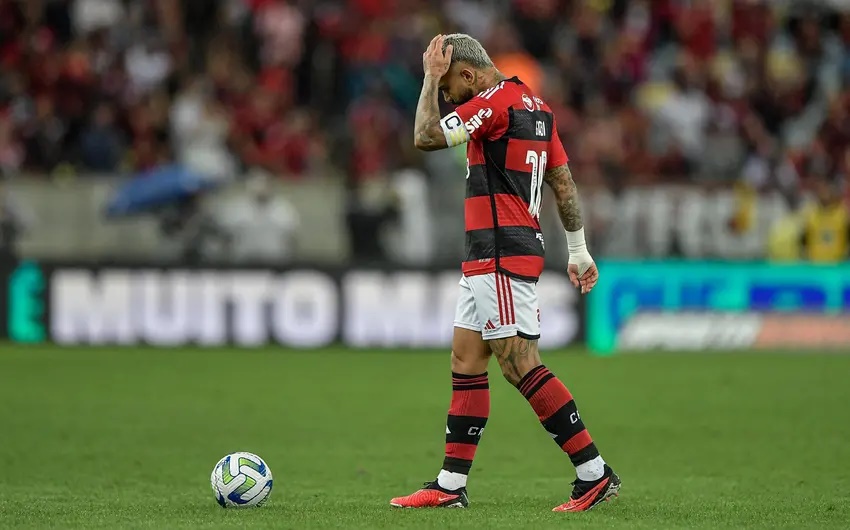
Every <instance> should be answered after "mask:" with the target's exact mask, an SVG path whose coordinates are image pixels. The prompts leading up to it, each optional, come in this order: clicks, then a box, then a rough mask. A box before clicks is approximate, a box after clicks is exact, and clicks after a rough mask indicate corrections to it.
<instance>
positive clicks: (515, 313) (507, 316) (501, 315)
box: [454, 272, 540, 340]
mask: <svg viewBox="0 0 850 530" xmlns="http://www.w3.org/2000/svg"><path fill="white" fill-rule="evenodd" d="M454 325H455V327H458V328H463V329H469V330H472V331H479V332H481V335H482V337H483V338H484V340H493V339H503V338H506V337H513V336H514V335H518V336H520V337H522V338H524V339H530V340H536V339H539V338H540V309H539V305H538V301H537V283H536V282H528V281H524V280H517V279H515V278H511V277H509V276H505V275H504V274H502V273H499V272H495V273H490V274H480V275H475V276H462V277H461V279H460V296H459V297H458V301H457V311H456V313H455V321H454Z"/></svg>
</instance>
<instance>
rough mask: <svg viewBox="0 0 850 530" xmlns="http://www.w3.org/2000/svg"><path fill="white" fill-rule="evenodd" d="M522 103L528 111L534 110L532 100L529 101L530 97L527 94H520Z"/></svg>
mask: <svg viewBox="0 0 850 530" xmlns="http://www.w3.org/2000/svg"><path fill="white" fill-rule="evenodd" d="M522 104H523V105H525V109H526V110H527V111H529V112H531V111H533V110H534V102H533V101H531V97H530V96H529V95H528V94H523V95H522Z"/></svg>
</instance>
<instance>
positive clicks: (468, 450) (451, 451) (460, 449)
mask: <svg viewBox="0 0 850 530" xmlns="http://www.w3.org/2000/svg"><path fill="white" fill-rule="evenodd" d="M477 448H478V446H475V445H472V444H458V443H449V444H446V456H448V457H451V458H460V459H463V460H472V459H474V458H475V449H477Z"/></svg>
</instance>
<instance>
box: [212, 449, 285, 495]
mask: <svg viewBox="0 0 850 530" xmlns="http://www.w3.org/2000/svg"><path fill="white" fill-rule="evenodd" d="M272 482H273V481H272V470H271V469H269V466H267V465H266V463H265V462H263V459H262V458H260V457H259V456H257V455H255V454H253V453H232V454H229V455H227V456H225V457H224V458H222V459H221V460H219V461H218V463H217V464H216V465H215V467H214V468H213V470H212V475H210V483H211V484H212V490H213V495H215V500H216V501H217V502H218V503H219V504H220V505H221V507H222V508H248V507H252V506H260V505H261V504H263V503H264V502H266V500H267V499H268V498H269V494H270V493H271V491H272Z"/></svg>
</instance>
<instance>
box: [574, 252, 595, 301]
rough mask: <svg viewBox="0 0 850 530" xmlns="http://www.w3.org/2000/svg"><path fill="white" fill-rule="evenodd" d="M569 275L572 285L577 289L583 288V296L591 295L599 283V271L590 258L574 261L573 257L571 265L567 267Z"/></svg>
mask: <svg viewBox="0 0 850 530" xmlns="http://www.w3.org/2000/svg"><path fill="white" fill-rule="evenodd" d="M567 274H569V276H570V281H571V282H572V284H573V285H574V286H576V288H581V294H587V293H589V292H590V290H591V289H593V287H594V286H595V285H596V282H598V281H599V269H597V268H596V263H594V262H593V259H592V258H591V257H590V256H587V257H586V258H578V259H576V260H573V258H572V256H571V257H570V264H569V265H567Z"/></svg>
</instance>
